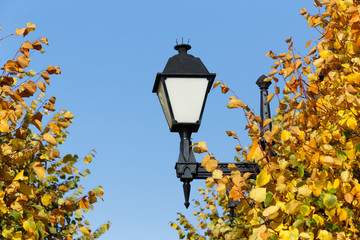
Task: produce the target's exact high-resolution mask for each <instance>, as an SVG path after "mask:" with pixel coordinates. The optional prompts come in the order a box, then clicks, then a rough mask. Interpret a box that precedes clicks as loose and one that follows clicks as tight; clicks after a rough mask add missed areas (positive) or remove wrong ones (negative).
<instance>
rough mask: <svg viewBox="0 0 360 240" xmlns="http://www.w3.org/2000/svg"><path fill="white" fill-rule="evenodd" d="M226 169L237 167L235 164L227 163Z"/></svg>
mask: <svg viewBox="0 0 360 240" xmlns="http://www.w3.org/2000/svg"><path fill="white" fill-rule="evenodd" d="M228 169H237V166H236V165H235V164H234V163H229V164H228Z"/></svg>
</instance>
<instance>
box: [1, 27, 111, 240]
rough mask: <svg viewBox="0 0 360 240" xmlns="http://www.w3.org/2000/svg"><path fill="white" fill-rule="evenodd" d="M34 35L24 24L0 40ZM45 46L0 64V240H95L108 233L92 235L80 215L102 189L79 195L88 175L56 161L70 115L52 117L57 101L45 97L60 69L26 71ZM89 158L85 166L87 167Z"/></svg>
mask: <svg viewBox="0 0 360 240" xmlns="http://www.w3.org/2000/svg"><path fill="white" fill-rule="evenodd" d="M0 30H1V27H0ZM34 30H35V24H33V23H28V24H27V26H26V28H22V29H16V31H15V32H14V33H12V34H10V35H7V36H4V37H2V38H0V41H4V40H5V39H7V38H9V37H15V36H16V35H17V36H23V37H27V35H28V34H29V33H30V32H32V31H34ZM1 32H2V31H0V34H1ZM2 44H4V43H2ZM48 44H49V43H48V40H47V38H45V37H43V38H39V39H37V40H34V41H31V42H30V41H24V43H23V44H22V45H21V47H20V48H19V49H18V51H16V53H15V56H14V58H13V59H11V60H8V61H5V62H4V59H1V61H2V66H3V67H2V68H1V70H2V72H1V75H0V87H1V90H0V238H1V239H14V240H21V239H95V238H98V237H99V236H100V235H101V234H102V233H104V232H105V231H106V229H108V228H109V223H105V224H104V225H103V226H101V227H100V228H98V229H97V230H96V231H92V230H91V229H90V227H89V222H88V221H87V220H86V219H85V218H84V215H83V214H84V213H86V212H88V211H89V210H90V209H92V208H93V206H92V205H93V204H94V203H95V202H97V201H98V199H102V195H103V190H102V188H101V187H98V188H96V189H94V190H92V191H89V192H87V193H83V188H84V187H83V186H82V185H80V180H81V178H83V177H86V176H87V174H89V170H85V171H83V172H79V170H78V169H77V168H76V166H75V165H76V163H77V162H78V156H76V155H70V154H68V155H64V156H61V154H60V151H59V150H58V146H59V145H60V144H62V143H64V141H65V139H66V137H67V128H68V127H69V126H70V124H71V122H72V119H73V118H74V115H73V114H72V113H71V112H69V111H66V110H63V111H60V112H57V113H55V101H56V98H55V97H50V98H45V92H46V88H47V86H49V85H50V82H51V81H50V79H52V78H53V76H54V75H58V74H60V73H61V70H60V68H59V67H58V66H52V65H49V66H48V67H47V68H46V69H44V70H41V71H39V72H35V71H34V70H30V67H29V65H30V62H31V58H30V55H31V54H36V52H41V53H43V52H44V50H43V47H45V45H48ZM45 121H47V123H44V122H45ZM93 154H94V152H93V151H91V152H90V153H89V155H87V156H86V157H84V162H85V163H90V162H91V159H92V157H93Z"/></svg>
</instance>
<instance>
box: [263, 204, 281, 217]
mask: <svg viewBox="0 0 360 240" xmlns="http://www.w3.org/2000/svg"><path fill="white" fill-rule="evenodd" d="M278 211H279V207H278V206H270V207H268V208H266V209H265V210H264V211H263V216H264V217H269V216H270V215H274V214H275V213H276V215H278V214H277V213H278ZM270 219H273V218H270Z"/></svg>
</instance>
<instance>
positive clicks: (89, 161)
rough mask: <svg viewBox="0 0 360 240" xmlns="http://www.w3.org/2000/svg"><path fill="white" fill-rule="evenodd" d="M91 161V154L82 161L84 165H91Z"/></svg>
mask: <svg viewBox="0 0 360 240" xmlns="http://www.w3.org/2000/svg"><path fill="white" fill-rule="evenodd" d="M91 160H92V156H91V154H88V155H87V156H86V157H85V159H84V163H86V164H89V163H91Z"/></svg>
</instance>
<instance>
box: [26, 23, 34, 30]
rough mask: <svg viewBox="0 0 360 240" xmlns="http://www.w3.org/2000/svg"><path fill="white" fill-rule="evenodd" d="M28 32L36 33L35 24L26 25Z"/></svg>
mask: <svg viewBox="0 0 360 240" xmlns="http://www.w3.org/2000/svg"><path fill="white" fill-rule="evenodd" d="M26 30H27V31H28V32H32V31H35V24H33V23H30V22H28V23H27V24H26Z"/></svg>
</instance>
